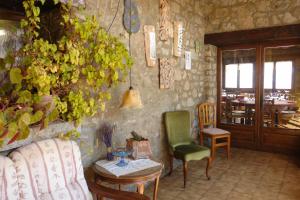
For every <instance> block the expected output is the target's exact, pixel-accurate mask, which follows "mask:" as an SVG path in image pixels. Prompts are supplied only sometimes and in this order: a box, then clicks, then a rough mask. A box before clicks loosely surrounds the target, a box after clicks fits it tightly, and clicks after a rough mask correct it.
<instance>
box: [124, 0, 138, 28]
mask: <svg viewBox="0 0 300 200" xmlns="http://www.w3.org/2000/svg"><path fill="white" fill-rule="evenodd" d="M123 25H124V27H125V29H126V31H127V32H128V33H137V32H138V31H139V30H140V26H141V23H140V19H139V13H138V9H137V6H136V3H135V1H134V0H124V15H123Z"/></svg>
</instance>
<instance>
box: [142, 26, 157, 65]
mask: <svg viewBox="0 0 300 200" xmlns="http://www.w3.org/2000/svg"><path fill="white" fill-rule="evenodd" d="M144 34H145V51H146V61H147V65H148V66H149V67H154V66H155V64H156V36H155V27H154V26H152V25H145V26H144Z"/></svg>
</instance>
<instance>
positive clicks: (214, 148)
mask: <svg viewBox="0 0 300 200" xmlns="http://www.w3.org/2000/svg"><path fill="white" fill-rule="evenodd" d="M215 153H216V139H215V138H214V137H211V159H212V160H214V159H215Z"/></svg>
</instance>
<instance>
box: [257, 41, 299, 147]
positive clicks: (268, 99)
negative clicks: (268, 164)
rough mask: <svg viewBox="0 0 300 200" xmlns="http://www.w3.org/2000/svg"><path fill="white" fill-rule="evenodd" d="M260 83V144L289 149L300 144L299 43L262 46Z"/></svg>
mask: <svg viewBox="0 0 300 200" xmlns="http://www.w3.org/2000/svg"><path fill="white" fill-rule="evenodd" d="M262 84H263V99H262V111H261V119H262V124H261V126H262V128H261V132H262V133H261V146H262V148H273V149H275V148H276V149H278V148H279V149H281V148H282V149H291V150H292V148H295V147H296V146H299V145H300V143H299V139H298V138H299V132H300V111H299V106H300V45H292V46H279V47H278V46H277V47H266V48H265V49H264V59H263V81H262ZM297 143H299V144H298V145H296V144H297Z"/></svg>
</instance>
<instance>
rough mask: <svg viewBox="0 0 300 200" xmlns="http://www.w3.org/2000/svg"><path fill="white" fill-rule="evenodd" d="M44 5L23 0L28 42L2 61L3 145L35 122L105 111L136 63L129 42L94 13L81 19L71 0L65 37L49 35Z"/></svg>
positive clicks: (65, 7)
mask: <svg viewBox="0 0 300 200" xmlns="http://www.w3.org/2000/svg"><path fill="white" fill-rule="evenodd" d="M53 1H54V3H58V0H53ZM44 3H45V0H24V1H23V6H24V9H25V14H26V16H25V19H23V20H22V21H21V27H22V29H23V30H24V38H23V46H22V47H21V48H20V49H19V50H16V51H12V52H10V53H8V54H7V57H6V58H5V59H4V62H1V63H2V67H1V69H2V73H5V74H7V77H9V78H8V79H6V80H2V81H1V90H0V146H1V145H4V144H7V143H9V142H10V143H12V141H15V140H20V139H24V138H26V137H28V135H29V127H30V125H32V124H41V125H42V126H41V127H42V128H43V127H46V126H47V125H48V124H49V123H50V122H51V121H54V120H56V119H62V120H65V121H71V122H74V123H75V125H78V124H80V122H81V120H82V118H84V117H88V116H93V115H95V114H96V113H97V112H98V111H99V110H100V111H101V110H102V111H103V110H104V109H105V102H106V101H108V100H110V98H111V96H110V88H111V87H113V86H116V85H117V84H118V83H120V82H122V81H124V78H125V77H126V75H127V71H128V69H129V68H130V67H131V66H132V59H131V57H130V56H129V54H128V51H127V49H126V48H125V46H124V44H122V43H121V42H120V41H119V40H118V39H117V38H116V37H114V36H112V35H109V34H108V33H107V32H106V31H105V30H104V29H103V28H102V27H100V25H99V22H98V21H97V19H96V18H95V17H92V16H91V17H86V18H85V19H84V20H82V19H79V18H78V17H77V16H76V12H75V11H74V9H73V8H72V1H70V2H69V3H67V4H63V3H62V4H61V5H60V14H61V19H62V20H61V22H60V26H61V29H63V31H62V32H63V34H62V35H61V37H60V38H59V39H58V40H56V41H50V40H48V39H44V38H43V36H42V35H41V34H40V32H42V31H41V26H40V8H39V7H38V5H39V4H44ZM45 99H46V102H45ZM49 99H50V100H49ZM12 139H13V140H12Z"/></svg>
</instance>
